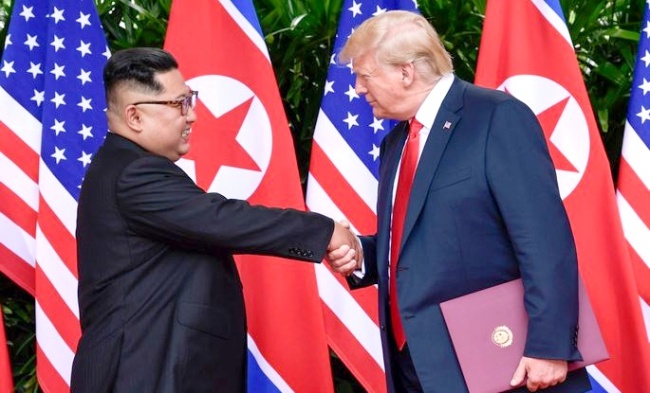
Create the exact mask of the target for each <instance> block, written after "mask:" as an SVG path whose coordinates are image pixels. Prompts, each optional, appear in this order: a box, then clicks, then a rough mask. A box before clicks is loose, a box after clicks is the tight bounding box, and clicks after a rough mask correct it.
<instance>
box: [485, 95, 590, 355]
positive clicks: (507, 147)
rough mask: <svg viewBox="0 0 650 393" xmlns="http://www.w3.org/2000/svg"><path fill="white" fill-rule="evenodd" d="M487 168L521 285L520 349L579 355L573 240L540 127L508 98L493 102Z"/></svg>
mask: <svg viewBox="0 0 650 393" xmlns="http://www.w3.org/2000/svg"><path fill="white" fill-rule="evenodd" d="M486 167H487V176H488V183H489V186H490V191H491V192H492V194H493V195H494V198H495V200H496V203H497V205H498V208H499V210H500V212H501V217H502V219H503V221H504V225H505V227H506V229H507V232H508V235H509V238H510V241H511V242H512V245H513V248H514V250H515V253H516V258H517V261H518V264H519V270H520V272H521V276H522V279H523V283H524V288H525V295H524V301H525V306H526V310H527V312H528V315H529V325H528V338H527V341H526V347H525V350H524V355H526V356H529V357H536V358H546V359H565V360H578V359H580V354H579V352H578V350H577V347H576V342H575V334H576V329H577V321H578V269H577V267H578V265H577V257H576V250H575V244H574V241H573V235H572V233H571V227H570V224H569V221H568V218H567V215H566V211H565V209H564V205H563V204H562V200H561V198H560V194H559V191H558V186H557V179H556V175H555V168H554V166H553V163H552V161H551V158H550V155H549V153H548V148H547V145H546V141H545V139H544V135H543V132H542V129H541V127H540V125H539V123H538V122H537V119H536V117H535V115H534V114H533V113H532V111H531V110H530V109H529V108H528V107H527V106H526V105H524V104H523V103H521V102H519V101H517V100H508V101H505V102H502V103H500V104H499V105H498V106H497V107H496V109H495V111H494V114H493V117H492V120H491V122H490V130H489V135H488V141H487V152H486Z"/></svg>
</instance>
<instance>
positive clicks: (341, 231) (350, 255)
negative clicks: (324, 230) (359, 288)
mask: <svg viewBox="0 0 650 393" xmlns="http://www.w3.org/2000/svg"><path fill="white" fill-rule="evenodd" d="M327 251H328V253H327V261H328V262H329V264H330V266H331V267H332V270H334V271H335V272H337V273H341V274H344V275H346V276H348V275H350V274H351V273H352V272H353V271H354V270H355V269H358V268H361V262H362V261H363V248H361V243H360V242H359V239H357V237H356V235H354V233H352V232H351V231H350V223H349V222H347V221H341V222H339V223H335V224H334V233H333V234H332V240H331V241H330V244H329V246H328V248H327Z"/></svg>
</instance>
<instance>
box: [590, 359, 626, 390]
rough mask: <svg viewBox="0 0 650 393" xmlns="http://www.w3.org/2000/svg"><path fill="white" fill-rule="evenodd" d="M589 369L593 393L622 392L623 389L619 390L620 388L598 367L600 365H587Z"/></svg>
mask: <svg viewBox="0 0 650 393" xmlns="http://www.w3.org/2000/svg"><path fill="white" fill-rule="evenodd" d="M587 371H588V372H589V377H590V380H591V382H592V386H591V388H592V391H591V393H597V392H608V393H621V391H620V390H618V388H617V387H616V386H614V384H613V383H612V382H611V381H610V380H609V379H607V377H606V376H605V374H603V373H602V372H601V371H600V370H599V369H598V367H596V366H587ZM594 382H595V384H594Z"/></svg>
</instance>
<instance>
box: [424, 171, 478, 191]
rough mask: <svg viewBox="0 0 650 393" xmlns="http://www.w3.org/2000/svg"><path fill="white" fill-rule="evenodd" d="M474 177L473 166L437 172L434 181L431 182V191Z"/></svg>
mask: <svg viewBox="0 0 650 393" xmlns="http://www.w3.org/2000/svg"><path fill="white" fill-rule="evenodd" d="M470 177H472V169H471V168H463V169H461V170H459V171H454V172H442V173H435V174H434V175H433V183H432V184H431V191H435V190H438V189H441V188H444V187H449V186H451V185H453V184H456V183H460V182H462V181H465V180H467V179H469V178H470Z"/></svg>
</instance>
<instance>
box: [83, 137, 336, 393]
mask: <svg viewBox="0 0 650 393" xmlns="http://www.w3.org/2000/svg"><path fill="white" fill-rule="evenodd" d="M333 227H334V224H333V221H332V220H331V219H329V218H326V217H324V216H321V215H317V214H313V213H305V212H298V211H295V210H279V209H269V208H263V207H255V206H251V205H249V204H248V203H246V202H245V201H240V200H230V199H226V198H225V197H223V196H222V195H219V194H216V193H205V192H204V191H203V190H201V189H200V188H198V187H197V186H196V185H195V183H194V182H193V181H192V180H191V179H190V178H189V177H188V176H187V175H186V174H185V173H184V172H183V171H182V170H181V169H179V168H178V167H177V166H176V165H175V164H174V163H173V162H172V161H170V160H168V159H166V158H162V157H159V156H154V155H152V154H150V153H148V152H146V151H145V150H143V149H142V148H140V147H139V146H137V145H136V144H134V143H133V142H131V141H129V140H127V139H125V138H122V137H121V136H118V135H116V134H112V133H109V134H108V135H107V137H106V141H105V143H104V145H103V146H102V147H101V148H100V150H99V151H98V153H97V155H96V156H95V158H94V159H93V162H92V164H91V166H90V168H89V170H88V173H87V174H86V177H85V180H84V183H83V187H82V190H81V196H80V199H79V210H78V222H77V242H78V247H77V248H78V266H79V304H80V319H81V328H82V337H81V341H80V343H79V347H78V350H77V354H76V357H75V359H74V364H73V369H72V390H73V391H76V392H88V393H98V392H113V391H114V392H138V393H143V392H244V391H245V389H246V387H245V385H246V314H245V308H244V299H243V295H242V284H241V282H240V280H239V276H238V274H237V270H236V267H235V264H234V262H233V258H232V254H233V253H253V254H268V255H276V256H281V257H289V258H296V259H302V260H306V261H312V262H318V261H320V260H321V259H322V258H323V257H324V254H325V251H326V248H327V245H328V243H329V240H330V238H331V234H332V231H333ZM296 296H300V295H299V294H296ZM278 307H281V305H278Z"/></svg>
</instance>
